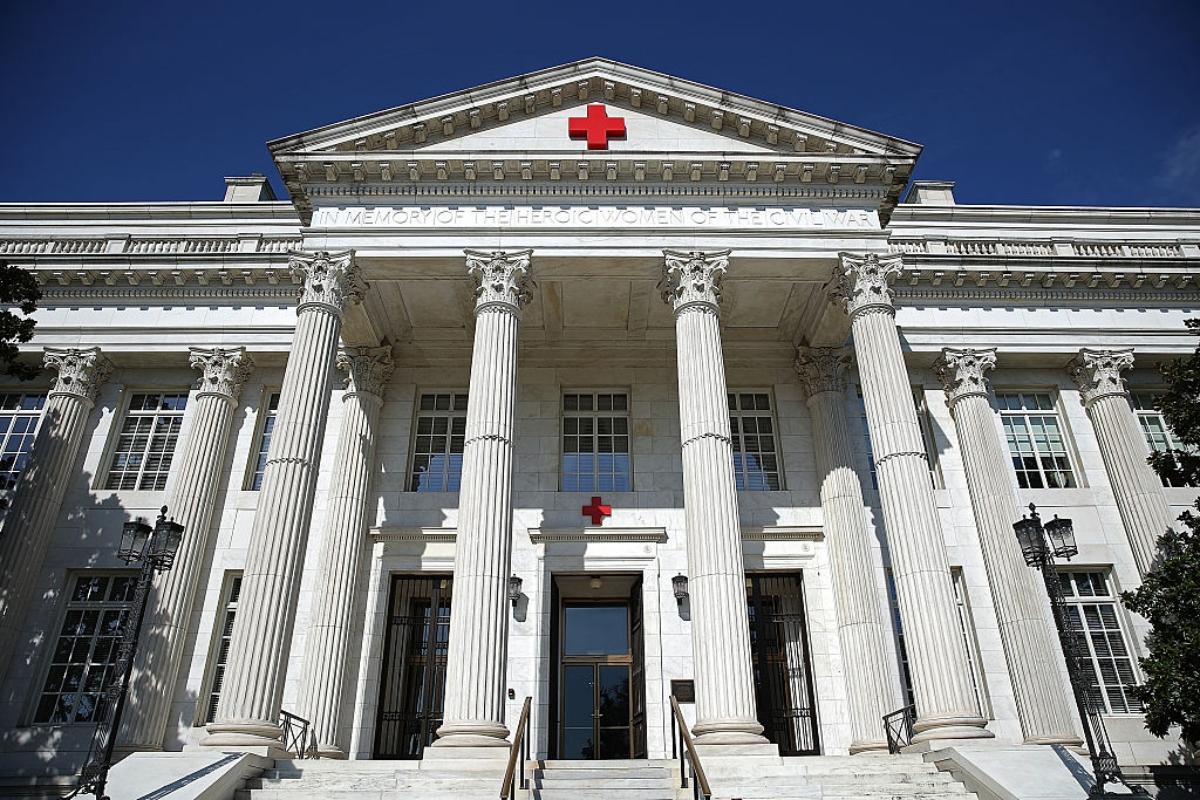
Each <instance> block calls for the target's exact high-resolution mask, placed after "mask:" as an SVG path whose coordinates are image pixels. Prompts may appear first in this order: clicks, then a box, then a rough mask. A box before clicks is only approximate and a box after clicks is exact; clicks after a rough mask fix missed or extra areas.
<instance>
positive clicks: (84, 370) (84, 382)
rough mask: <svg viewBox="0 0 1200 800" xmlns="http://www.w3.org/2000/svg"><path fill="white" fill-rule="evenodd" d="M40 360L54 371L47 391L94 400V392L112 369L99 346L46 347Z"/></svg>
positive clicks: (110, 363)
mask: <svg viewBox="0 0 1200 800" xmlns="http://www.w3.org/2000/svg"><path fill="white" fill-rule="evenodd" d="M42 363H43V364H44V365H45V366H46V367H48V368H49V369H52V370H55V371H56V372H58V378H57V379H55V381H54V388H52V389H51V390H50V394H52V395H54V394H69V395H74V396H75V397H79V398H81V399H83V400H87V401H88V402H89V403H94V402H96V393H97V392H98V391H99V390H100V386H101V385H102V384H103V383H104V382H105V381H106V380H108V377H109V376H110V375H112V371H113V365H112V362H111V361H109V360H108V359H107V358H105V357H104V356H103V355H102V354H101V353H100V348H99V347H87V348H83V349H76V348H58V347H47V348H46V350H45V352H44V353H43V356H42Z"/></svg>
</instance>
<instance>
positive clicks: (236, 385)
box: [188, 347, 254, 402]
mask: <svg viewBox="0 0 1200 800" xmlns="http://www.w3.org/2000/svg"><path fill="white" fill-rule="evenodd" d="M188 350H189V351H190V353H191V355H190V356H189V358H188V363H189V364H191V366H192V369H198V370H201V371H202V373H203V374H202V375H201V376H200V379H199V380H198V381H197V382H196V388H197V389H198V390H199V393H200V396H201V397H203V396H205V395H209V394H211V395H217V396H218V397H223V398H225V399H227V400H233V401H235V402H236V401H237V399H238V396H239V395H240V394H241V393H242V386H243V385H245V383H246V379H247V378H249V377H250V373H251V372H253V371H254V360H253V359H251V358H250V356H249V355H248V354H247V353H246V348H244V347H231V348H224V347H211V348H210V347H189V348H188Z"/></svg>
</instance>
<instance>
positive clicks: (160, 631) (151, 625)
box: [118, 347, 254, 750]
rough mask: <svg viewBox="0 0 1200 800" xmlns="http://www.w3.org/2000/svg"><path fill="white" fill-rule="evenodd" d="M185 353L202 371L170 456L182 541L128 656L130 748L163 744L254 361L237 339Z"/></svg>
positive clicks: (125, 744) (154, 589) (125, 726)
mask: <svg viewBox="0 0 1200 800" xmlns="http://www.w3.org/2000/svg"><path fill="white" fill-rule="evenodd" d="M190 361H191V365H192V367H193V368H194V369H199V370H202V371H203V375H202V377H201V378H200V381H199V385H198V386H197V387H196V389H197V392H196V397H195V402H193V403H190V404H189V407H188V414H189V415H190V416H191V418H192V419H191V433H190V434H189V436H188V440H187V444H186V446H185V448H184V451H183V453H182V454H181V458H179V460H178V461H177V462H176V464H177V467H178V471H177V474H176V476H175V479H174V483H173V486H172V490H171V493H170V495H169V499H168V500H167V507H168V508H169V509H170V511H171V514H172V516H174V517H175V521H176V522H178V523H180V524H181V525H183V527H184V534H183V542H182V543H181V544H180V546H179V553H178V554H177V555H176V556H175V564H174V566H173V567H172V568H171V569H169V570H167V571H166V572H159V573H158V574H156V575H155V576H154V583H153V584H152V585H151V588H150V598H149V601H148V603H149V605H148V606H147V607H146V619H145V622H144V623H143V628H142V644H141V646H139V647H138V650H137V654H136V656H135V658H134V662H133V677H132V680H131V686H130V690H129V699H128V701H127V703H128V704H127V706H126V710H125V716H124V717H123V718H122V724H121V730H120V732H119V734H118V736H119V741H120V744H121V747H122V748H126V749H132V750H159V749H161V748H162V744H163V738H164V736H165V735H166V730H167V724H168V720H169V718H170V714H171V700H172V698H173V697H174V694H175V691H174V690H175V680H176V677H177V676H178V675H179V665H180V662H181V661H182V660H183V650H184V645H185V643H186V639H187V630H188V623H189V621H190V620H191V618H192V607H193V605H194V600H195V597H196V586H197V584H199V582H200V574H201V572H202V571H203V570H204V566H205V557H206V556H207V554H208V547H209V544H210V540H211V538H212V536H211V533H212V532H211V530H210V528H211V525H212V518H213V511H214V510H215V508H216V503H217V493H218V492H219V491H220V488H221V473H222V471H223V469H224V467H225V453H226V447H227V444H228V442H229V429H230V425H231V423H232V421H233V412H234V410H235V409H236V407H237V401H238V396H239V395H240V394H241V392H242V385H243V384H244V383H245V382H246V378H247V377H249V375H250V372H251V370H252V369H253V368H254V362H253V361H251V360H250V356H248V355H246V352H245V349H244V348H241V347H237V348H233V349H229V350H227V349H222V348H219V347H218V348H214V349H212V350H205V349H201V348H198V347H193V348H191V359H190Z"/></svg>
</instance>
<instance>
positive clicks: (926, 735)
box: [912, 716, 996, 744]
mask: <svg viewBox="0 0 1200 800" xmlns="http://www.w3.org/2000/svg"><path fill="white" fill-rule="evenodd" d="M995 736H996V734H994V733H992V732H991V731H989V730H988V729H987V720H986V719H984V718H982V717H968V716H962V717H933V718H929V717H921V718H918V719H917V722H916V724H915V725H913V738H912V740H913V744H917V743H918V742H924V741H929V740H933V739H946V740H958V739H994V738H995Z"/></svg>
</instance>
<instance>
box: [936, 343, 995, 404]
mask: <svg viewBox="0 0 1200 800" xmlns="http://www.w3.org/2000/svg"><path fill="white" fill-rule="evenodd" d="M995 368H996V348H994V347H984V348H981V349H978V350H977V349H975V348H972V347H966V348H961V349H959V348H954V347H943V348H942V354H941V355H940V356H938V358H937V360H936V361H934V362H933V371H934V372H935V373H937V376H938V377H939V378H940V379H941V381H942V389H944V390H945V392H946V402H948V403H949V404H950V408H954V404H955V403H957V402H958V401H959V400H962V399H963V398H964V397H972V396H978V397H987V396H988V393H989V389H988V380H987V377H985V375H984V373H986V372H989V371H991V370H993V369H995Z"/></svg>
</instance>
